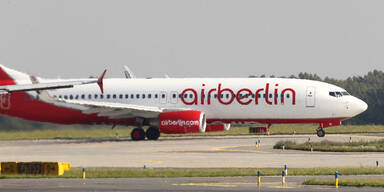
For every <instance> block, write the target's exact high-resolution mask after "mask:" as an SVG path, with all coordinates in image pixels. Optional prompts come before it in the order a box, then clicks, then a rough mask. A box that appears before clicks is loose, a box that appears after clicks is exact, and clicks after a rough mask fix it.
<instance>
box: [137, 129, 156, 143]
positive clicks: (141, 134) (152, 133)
mask: <svg viewBox="0 0 384 192" xmlns="http://www.w3.org/2000/svg"><path fill="white" fill-rule="evenodd" d="M145 137H147V139H148V140H157V139H158V138H159V137H160V130H159V129H158V128H157V127H149V128H148V129H147V131H144V129H143V128H140V127H138V128H134V129H133V130H132V132H131V138H132V140H133V141H141V140H144V139H145Z"/></svg>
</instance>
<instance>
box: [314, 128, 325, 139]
mask: <svg viewBox="0 0 384 192" xmlns="http://www.w3.org/2000/svg"><path fill="white" fill-rule="evenodd" d="M316 133H317V136H318V137H324V136H325V131H324V129H323V128H321V127H319V128H318V129H316Z"/></svg>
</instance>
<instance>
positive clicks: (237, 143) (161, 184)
mask: <svg viewBox="0 0 384 192" xmlns="http://www.w3.org/2000/svg"><path fill="white" fill-rule="evenodd" d="M383 136H384V135H377V134H376V135H327V136H326V137H325V138H318V137H317V136H313V135H298V136H287V135H286V136H227V137H181V138H161V139H160V140H158V141H139V142H133V141H130V140H127V139H85V140H27V141H1V142H0V161H1V162H5V161H19V162H20V161H21V162H22V161H59V162H70V163H71V165H72V167H95V168H100V167H122V168H132V167H134V168H140V167H143V166H144V165H145V166H146V167H148V168H233V167H239V168H248V167H251V168H266V167H276V168H282V167H283V166H284V165H285V164H286V165H288V167H289V168H294V167H297V168H306V167H360V166H375V162H376V160H378V161H379V162H380V163H383V159H384V153H339V152H309V151H294V150H292V151H291V150H285V151H282V150H275V149H273V148H272V147H273V145H274V144H275V143H276V142H278V141H281V140H294V141H297V142H305V141H308V140H309V139H310V140H311V141H321V140H324V139H327V140H332V141H348V140H349V138H350V137H352V140H375V139H383V138H384V137H383ZM258 140H260V141H261V147H260V148H256V147H255V143H256V141H258ZM360 177H361V178H372V177H379V178H381V177H384V176H359V177H357V178H360ZM309 178H312V177H287V183H286V185H284V186H283V185H282V184H281V177H263V179H262V185H261V186H260V187H259V186H258V185H257V183H256V182H257V178H256V177H226V178H222V177H219V178H137V179H132V178H129V179H86V180H85V181H83V180H81V179H11V180H9V179H1V180H0V191H43V192H44V191H138V192H141V191H359V192H360V191H384V189H383V188H370V187H365V188H351V187H340V188H339V189H335V188H334V187H331V186H303V185H301V183H302V182H303V181H304V180H306V179H309ZM316 178H318V177H316ZM325 178H332V176H327V177H325ZM343 178H347V177H343ZM341 179H342V178H341Z"/></svg>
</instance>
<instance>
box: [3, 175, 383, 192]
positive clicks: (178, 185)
mask: <svg viewBox="0 0 384 192" xmlns="http://www.w3.org/2000/svg"><path fill="white" fill-rule="evenodd" d="M362 177H364V176H362ZM370 177H382V176H370ZM309 178H312V177H296V176H295V177H287V178H286V184H285V185H282V183H281V177H263V178H262V183H261V186H260V187H259V186H258V184H257V177H225V178H224V177H218V178H140V179H86V180H82V179H12V180H8V179H3V180H0V191H7V192H16V191H39V192H47V191H132V192H146V191H148V192H153V191H154V192H156V191H178V192H188V191H191V192H196V191H215V192H220V191H253V192H254V191H263V192H280V191H287V192H290V191H297V192H301V191H302V192H311V191H324V192H328V191H329V192H335V191H352V192H365V191H366V192H371V191H377V192H379V191H383V188H371V187H363V188H356V187H339V189H335V187H333V186H304V185H301V184H300V183H302V182H303V181H304V180H306V179H309ZM324 178H332V177H330V176H328V177H324ZM353 178H360V177H353ZM364 178H365V177H364ZM341 179H342V178H341Z"/></svg>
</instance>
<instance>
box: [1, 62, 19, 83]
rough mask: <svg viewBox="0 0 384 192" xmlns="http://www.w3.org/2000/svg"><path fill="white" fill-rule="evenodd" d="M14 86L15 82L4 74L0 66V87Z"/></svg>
mask: <svg viewBox="0 0 384 192" xmlns="http://www.w3.org/2000/svg"><path fill="white" fill-rule="evenodd" d="M15 84H16V83H15V81H14V80H13V79H12V78H11V77H10V76H9V75H8V74H7V73H6V72H5V70H4V67H3V66H1V65H0V86H3V85H15Z"/></svg>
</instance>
